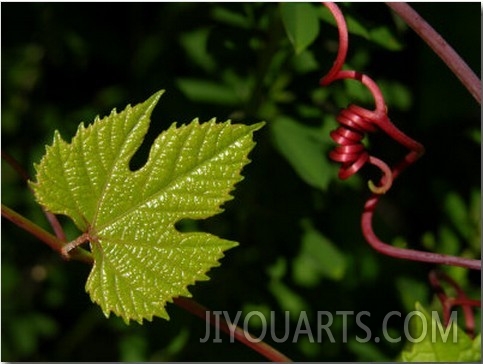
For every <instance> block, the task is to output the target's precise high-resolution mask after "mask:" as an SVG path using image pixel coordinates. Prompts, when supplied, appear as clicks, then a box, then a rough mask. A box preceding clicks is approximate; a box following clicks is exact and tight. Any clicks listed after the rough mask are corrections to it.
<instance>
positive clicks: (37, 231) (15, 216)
mask: <svg viewBox="0 0 483 364" xmlns="http://www.w3.org/2000/svg"><path fill="white" fill-rule="evenodd" d="M2 216H3V217H5V218H6V219H8V220H10V221H11V222H13V223H14V224H15V225H17V226H18V227H20V228H22V229H23V230H25V231H27V232H29V233H30V234H32V235H33V236H35V237H36V238H38V239H39V240H41V241H43V242H44V243H45V244H47V245H48V246H50V247H51V248H52V249H53V250H55V251H56V252H58V253H61V254H62V255H63V256H65V255H64V254H63V252H62V250H63V249H64V246H65V243H64V242H63V241H62V240H60V239H59V238H57V237H56V236H54V235H52V234H51V233H49V232H48V231H46V230H44V229H42V228H41V227H40V226H38V225H37V224H35V223H33V222H32V221H30V220H29V219H27V218H26V217H24V216H22V215H20V214H19V213H17V212H15V211H14V210H12V209H11V208H9V207H7V206H5V205H4V204H2ZM81 236H82V235H81ZM76 240H77V239H76ZM69 257H70V258H71V259H75V260H79V261H81V262H84V263H89V264H92V262H93V259H92V255H91V253H89V252H88V251H87V250H84V249H76V251H75V252H74V253H73V254H71V255H70V256H69Z"/></svg>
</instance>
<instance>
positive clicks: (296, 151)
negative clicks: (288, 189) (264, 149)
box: [270, 117, 333, 190]
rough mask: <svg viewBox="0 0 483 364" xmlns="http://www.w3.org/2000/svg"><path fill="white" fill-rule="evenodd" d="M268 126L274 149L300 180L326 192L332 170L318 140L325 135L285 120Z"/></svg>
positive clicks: (322, 146)
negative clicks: (286, 161)
mask: <svg viewBox="0 0 483 364" xmlns="http://www.w3.org/2000/svg"><path fill="white" fill-rule="evenodd" d="M270 126H271V131H272V135H273V138H274V143H275V146H276V147H277V149H278V151H279V152H280V153H281V154H282V155H283V156H284V157H285V158H286V159H287V160H288V162H289V163H290V164H291V166H292V167H293V168H294V169H295V171H296V172H297V174H298V175H299V176H300V178H302V179H303V180H304V181H305V182H306V183H308V184H309V185H311V186H313V187H315V188H320V189H322V190H325V189H326V188H327V186H328V184H329V182H330V181H331V179H332V178H333V168H331V167H332V166H331V164H330V161H329V160H328V158H327V156H326V154H325V151H326V150H325V145H324V143H323V141H322V140H321V139H322V136H323V135H324V134H323V133H322V132H321V131H320V130H319V129H317V128H312V127H309V126H305V125H302V124H300V123H298V122H296V121H294V120H292V119H290V118H287V117H280V118H278V119H276V120H274V121H273V122H272V123H271V124H270ZM327 139H328V141H330V139H329V138H327ZM326 144H327V143H326Z"/></svg>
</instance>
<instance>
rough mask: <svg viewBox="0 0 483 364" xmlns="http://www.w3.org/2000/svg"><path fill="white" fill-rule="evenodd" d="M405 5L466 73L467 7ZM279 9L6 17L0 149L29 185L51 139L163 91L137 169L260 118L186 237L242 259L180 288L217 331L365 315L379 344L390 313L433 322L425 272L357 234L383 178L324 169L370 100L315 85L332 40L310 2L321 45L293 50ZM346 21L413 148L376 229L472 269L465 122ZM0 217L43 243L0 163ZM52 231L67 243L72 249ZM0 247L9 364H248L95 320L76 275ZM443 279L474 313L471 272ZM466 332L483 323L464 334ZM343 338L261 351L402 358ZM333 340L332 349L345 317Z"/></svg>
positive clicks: (362, 8) (406, 54)
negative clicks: (341, 121)
mask: <svg viewBox="0 0 483 364" xmlns="http://www.w3.org/2000/svg"><path fill="white" fill-rule="evenodd" d="M413 5H414V7H415V8H416V10H418V11H419V12H420V13H421V15H422V16H423V17H425V18H426V19H427V20H428V21H429V22H430V23H431V24H433V26H435V28H436V29H437V30H438V31H440V32H441V34H442V35H443V37H445V38H446V39H447V40H448V41H449V43H450V44H452V45H453V46H454V47H455V49H456V50H457V51H458V52H460V54H461V55H462V56H463V58H464V59H465V60H466V61H467V62H468V63H469V65H470V67H471V68H472V69H473V70H474V71H475V72H476V73H477V74H480V48H479V47H478V46H476V45H479V44H480V16H479V14H480V13H479V11H478V9H477V7H478V4H470V3H453V4H446V3H445V4H431V3H427V4H413ZM287 6H288V5H277V4H274V3H210V4H207V3H119V4H111V3H83V4H80V3H78V4H68V3H3V4H2V144H3V145H2V149H3V150H5V151H6V152H8V153H9V154H11V155H12V156H14V157H15V158H16V159H17V160H18V161H19V162H20V163H21V164H22V165H23V166H24V167H25V168H27V169H28V171H29V173H32V171H33V168H32V165H33V163H34V162H38V161H39V160H40V157H41V156H42V154H43V153H44V145H45V144H47V143H50V142H51V140H52V137H53V132H54V130H56V129H58V130H59V131H60V133H61V135H62V136H63V137H64V138H65V139H67V140H70V138H71V137H72V136H73V135H74V133H75V130H76V129H77V125H78V124H79V123H80V122H81V121H84V122H91V121H92V120H93V119H94V117H95V116H96V115H101V116H103V115H106V114H108V113H109V112H110V110H111V109H112V108H114V107H118V108H120V109H121V108H122V107H124V105H126V104H127V103H132V104H136V103H138V102H140V101H142V100H144V99H146V97H147V96H149V95H151V94H152V93H153V92H154V91H156V90H159V89H166V90H167V92H166V94H165V96H164V97H163V98H164V102H163V103H162V105H161V106H160V107H159V108H158V109H156V110H155V112H154V115H153V121H152V124H151V129H150V132H149V134H148V136H147V138H146V141H145V144H144V147H142V148H141V150H140V151H139V153H138V156H137V158H138V159H137V160H138V161H139V163H142V160H145V158H146V155H147V151H148V148H149V146H150V145H151V143H152V140H153V139H154V137H155V136H156V135H158V134H159V133H160V132H161V131H162V130H164V129H166V128H167V127H168V126H169V125H170V124H171V122H173V121H179V122H182V123H183V122H189V121H191V120H192V119H194V118H195V117H199V118H200V120H202V121H206V120H209V119H210V118H211V117H213V116H216V117H217V118H218V119H219V120H225V119H228V118H230V119H232V120H233V121H234V122H244V123H253V122H255V121H260V120H265V121H267V124H268V127H266V128H264V129H263V130H262V131H261V132H260V133H258V134H257V136H256V137H257V142H258V145H257V146H256V148H255V150H254V152H253V153H252V154H251V159H252V160H253V162H252V164H250V165H249V166H248V167H247V168H246V169H245V170H244V175H245V176H246V178H245V180H244V181H243V182H242V183H240V184H239V185H238V187H237V190H236V191H235V199H234V200H233V201H231V202H229V203H227V204H226V206H225V207H226V211H225V213H223V214H221V215H219V216H216V217H214V218H210V219H208V220H205V221H202V222H197V223H193V222H187V223H186V224H185V225H186V226H188V225H189V228H190V229H199V230H203V231H209V232H212V233H214V234H217V235H219V236H221V237H223V238H227V239H233V240H236V241H239V242H240V243H241V244H240V246H239V247H238V248H236V249H233V250H231V251H230V252H228V254H227V256H226V257H225V258H224V259H223V260H222V266H221V267H218V268H216V269H214V270H212V271H211V272H210V276H211V280H210V281H209V282H202V283H200V284H197V285H196V286H195V287H193V288H192V289H191V291H192V292H193V294H194V297H195V299H196V300H197V301H199V302H200V303H202V304H204V305H206V306H208V307H209V308H210V309H212V310H227V311H228V312H229V313H231V314H232V313H235V312H237V311H239V310H243V312H244V315H246V313H247V312H249V311H250V310H253V309H257V310H259V311H261V312H267V313H268V312H270V311H275V312H277V315H280V317H278V316H277V317H276V318H277V320H278V321H277V322H283V317H284V311H289V312H291V313H294V314H296V313H300V312H301V311H306V312H307V315H308V318H309V320H310V321H312V320H313V319H314V317H315V316H316V313H317V311H330V312H334V313H335V312H336V311H337V310H348V311H354V312H359V311H363V310H367V311H369V312H370V313H371V316H370V318H368V319H367V320H366V321H364V323H365V324H366V325H368V326H369V327H370V328H371V330H373V335H374V336H377V335H378V334H380V332H381V322H382V320H383V318H384V316H385V315H386V314H387V313H388V312H390V311H393V310H399V311H402V312H408V311H410V310H412V309H413V308H414V303H415V301H419V302H421V303H422V304H423V306H424V307H426V308H436V309H437V308H438V303H437V302H436V301H435V300H434V296H433V293H432V292H431V290H430V287H429V284H428V283H427V274H428V271H429V270H430V269H432V268H433V267H431V266H429V265H426V264H420V263H413V262H406V261H398V260H395V259H392V258H388V257H384V256H382V255H379V254H377V253H375V252H374V251H372V250H371V249H370V248H369V247H368V245H367V244H366V243H365V242H364V240H363V238H362V237H361V233H360V227H359V218H360V212H361V210H362V206H363V202H364V199H365V198H366V197H367V196H368V191H367V187H366V185H365V182H364V181H365V180H366V179H367V178H371V177H372V178H375V177H377V176H372V175H371V173H372V171H371V170H370V168H369V170H367V171H366V170H364V171H363V172H362V173H361V176H354V177H351V178H350V179H349V180H348V181H344V182H341V181H338V180H337V178H336V173H337V168H338V166H337V165H334V164H333V163H331V162H329V160H328V158H327V152H328V150H329V149H330V148H331V147H332V146H333V143H332V141H331V140H330V138H329V135H328V132H329V130H331V129H333V128H334V127H335V122H334V116H335V114H336V113H337V111H338V110H339V108H341V107H345V106H347V104H348V103H350V102H355V103H361V104H363V105H368V106H369V107H370V105H371V99H370V95H369V94H368V93H367V91H366V90H364V89H363V88H362V89H361V88H358V85H357V84H356V83H353V82H341V83H335V84H334V85H331V86H330V87H329V88H325V89H322V88H321V87H319V86H318V80H319V78H320V77H321V76H323V75H324V73H325V72H326V71H327V70H328V69H329V68H330V66H331V65H332V62H333V60H334V57H335V52H336V50H337V31H336V29H335V28H334V27H333V26H332V25H331V20H330V18H328V17H327V14H326V13H325V10H324V9H323V8H322V7H318V6H317V5H315V4H311V5H310V7H312V8H313V9H314V11H316V12H317V14H318V17H319V18H318V19H319V20H318V23H317V24H318V27H319V29H318V32H317V37H315V38H312V37H311V35H310V32H308V33H309V34H308V35H307V34H305V33H304V32H305V31H307V29H301V30H299V31H298V32H297V33H296V34H298V35H297V37H296V38H294V39H296V43H295V45H296V47H295V48H294V44H293V42H294V40H292V41H291V40H290V34H287V32H286V28H285V27H284V19H283V13H284V10H283V8H284V7H287ZM290 6H292V5H290ZM304 6H305V5H304ZM343 11H344V13H345V14H346V15H347V17H348V22H349V30H350V31H351V38H350V49H349V55H348V62H347V66H348V67H350V68H355V69H358V70H360V71H363V72H365V73H367V74H369V75H370V76H371V77H373V78H374V79H375V80H376V81H377V82H378V83H380V84H381V88H382V89H383V92H384V94H385V95H386V96H387V103H388V105H389V115H390V116H391V118H392V120H393V121H394V122H395V123H396V124H397V125H398V126H400V127H401V128H402V129H403V130H404V131H405V132H407V133H408V134H409V135H411V136H413V137H414V138H415V139H417V140H419V141H421V142H422V143H423V144H424V145H425V146H426V149H427V153H426V155H425V156H424V157H423V158H422V159H421V160H420V161H418V163H417V164H416V165H415V166H413V167H411V169H409V170H408V171H407V172H406V173H405V174H404V175H403V176H401V178H400V179H399V180H398V181H397V183H396V184H395V186H394V187H393V189H392V190H391V191H390V193H389V194H388V195H387V196H385V197H384V198H383V200H382V201H381V204H380V206H379V208H378V211H377V215H376V221H375V224H376V225H375V229H376V231H377V232H378V233H379V234H380V235H381V237H382V238H383V239H386V240H387V241H389V242H394V243H395V244H401V245H406V246H411V247H412V248H419V249H429V250H434V251H438V252H446V253H451V254H457V255H465V256H468V257H479V256H480V232H481V205H480V200H481V192H480V182H481V180H480V173H479V167H480V163H481V160H480V155H481V154H480V142H481V130H480V123H479V120H480V107H479V105H477V104H476V102H475V101H474V100H473V99H472V98H471V96H470V95H469V93H468V92H467V91H466V90H465V89H464V88H463V86H461V85H460V84H459V82H458V81H457V79H456V77H455V76H454V75H452V74H451V73H450V71H448V69H447V68H446V66H445V65H443V64H442V63H441V61H440V60H439V59H438V58H437V57H436V56H435V55H434V54H433V53H432V52H431V50H429V49H428V47H427V46H426V45H425V44H424V43H422V41H421V40H420V39H419V38H418V37H417V36H416V35H415V34H413V32H412V31H410V30H409V29H408V28H407V27H406V26H405V25H404V24H403V23H402V22H401V21H400V20H399V19H397V18H396V17H394V16H393V15H392V14H391V12H390V11H389V10H388V8H387V7H385V5H383V4H363V3H358V4H349V5H343ZM286 25H287V23H286V21H285V26H286ZM307 39H308V40H307ZM369 144H370V148H371V151H372V152H373V154H374V155H377V156H381V157H382V158H383V159H387V160H389V161H391V160H397V159H398V158H400V157H401V156H402V155H403V153H404V152H405V151H403V150H401V149H400V148H399V147H397V146H394V143H392V142H391V141H388V140H386V139H385V138H384V137H379V138H378V137H377V136H371V139H370V141H369ZM143 158H144V159H143ZM127 187H128V186H127ZM2 203H4V204H6V205H8V206H10V207H11V208H13V209H15V210H16V211H18V212H20V213H22V214H23V215H25V216H26V217H28V218H29V219H31V220H33V221H35V222H36V223H38V224H39V225H41V226H44V227H45V228H47V229H48V224H47V223H46V221H45V219H44V217H43V215H42V213H41V211H40V209H39V207H38V206H37V205H36V204H35V202H34V201H33V198H32V195H31V194H30V192H29V190H28V189H27V187H26V186H25V184H24V183H23V182H22V181H21V179H20V178H19V177H18V176H17V175H16V174H15V172H13V171H12V169H11V168H10V167H9V166H8V165H7V164H6V163H5V162H3V161H2ZM61 220H62V222H63V224H64V226H65V229H66V232H67V234H68V236H69V238H74V237H76V234H77V233H78V232H76V231H75V228H74V227H73V226H72V224H70V223H69V221H68V220H67V219H61ZM185 225H183V226H185ZM1 249H2V266H1V269H2V271H1V273H2V274H1V277H2V278H1V279H2V360H4V361H22V360H27V361H42V360H45V361H71V360H75V361H91V360H92V361H125V360H126V361H164V360H171V361H174V360H187V361H190V360H221V361H226V360H239V361H244V360H260V357H259V356H258V355H257V354H255V353H254V352H252V351H251V350H249V349H248V348H246V347H244V346H242V345H240V344H237V343H235V344H231V343H229V339H228V337H225V339H224V340H223V343H222V344H217V343H212V342H208V343H205V344H201V343H200V342H199V341H200V338H202V337H204V335H205V333H204V331H205V323H204V322H203V321H201V320H199V319H198V318H196V317H193V316H191V315H189V314H188V313H186V312H185V311H183V310H181V309H180V308H178V307H176V306H174V305H169V306H168V310H169V313H170V316H171V320H170V321H169V322H168V321H164V320H161V319H155V320H154V321H153V322H152V323H146V324H144V325H143V326H140V325H138V324H131V325H130V326H126V325H124V323H123V322H122V321H121V320H120V319H117V318H111V319H109V320H106V319H105V318H104V316H103V315H102V312H101V310H100V308H99V307H97V306H95V305H94V304H92V303H91V302H90V300H89V298H88V295H87V294H86V293H85V292H84V284H85V280H86V277H87V274H88V271H89V269H90V268H89V267H87V266H84V265H82V264H80V263H76V262H73V263H68V264H67V263H65V262H64V261H62V259H61V258H60V257H59V256H57V255H56V254H54V253H53V252H52V251H51V250H49V248H48V247H46V246H45V245H43V244H41V243H40V242H39V241H37V240H36V239H34V238H33V237H31V236H29V235H28V234H27V233H26V232H24V231H22V230H20V229H19V228H17V227H16V226H13V225H12V224H11V223H9V222H8V221H6V220H2V245H1ZM443 269H445V271H446V272H447V273H448V274H450V275H451V276H452V277H453V278H454V279H456V280H457V281H458V282H459V283H460V284H461V286H462V287H463V288H464V289H465V290H466V292H467V294H468V295H469V296H471V297H475V298H476V297H479V296H480V275H479V274H475V272H468V271H467V270H464V269H460V268H443ZM234 316H235V315H231V317H234ZM460 316H462V315H460ZM292 317H296V316H295V315H292ZM479 320H480V312H479V311H478V313H477V327H479V322H480V321H479ZM291 325H292V330H293V328H294V327H295V325H296V322H291ZM348 325H349V327H348V328H347V332H348V333H349V340H348V343H347V344H345V343H342V342H341V340H336V343H331V342H330V341H328V340H325V341H323V342H322V343H310V342H309V341H308V340H302V339H301V340H299V341H298V343H292V342H291V340H288V341H287V342H286V343H273V342H271V340H270V338H268V339H267V342H269V343H272V344H273V345H274V346H275V347H276V348H278V349H279V350H281V351H282V352H284V353H285V354H286V355H288V356H290V357H292V358H293V359H295V360H323V361H335V360H337V361H355V360H363V361H376V360H392V359H394V358H397V357H398V355H399V353H400V352H401V350H402V349H403V345H404V343H403V342H401V343H388V342H380V343H378V344H376V343H373V342H371V343H366V344H361V343H358V342H357V341H355V338H354V335H355V334H354V335H352V333H354V331H355V330H356V327H355V322H351V321H350V320H349V323H348ZM254 326H255V327H253V331H254V334H256V333H257V327H256V325H254ZM251 329H252V328H251ZM331 329H332V332H333V334H334V336H335V337H336V338H341V337H342V330H343V327H342V323H341V322H340V320H336V321H335V322H334V325H333V326H332V327H331ZM390 330H393V331H395V332H399V333H401V330H402V325H398V324H397V323H396V322H394V323H393V325H392V326H391V327H390ZM351 335H352V336H351ZM362 336H364V333H362ZM379 336H381V335H379ZM394 336H397V335H394ZM304 339H305V338H304ZM214 353H216V354H214Z"/></svg>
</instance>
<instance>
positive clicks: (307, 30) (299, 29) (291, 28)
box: [280, 2, 319, 54]
mask: <svg viewBox="0 0 483 364" xmlns="http://www.w3.org/2000/svg"><path fill="white" fill-rule="evenodd" d="M280 11H281V13H282V21H283V25H284V26H285V31H286V33H287V36H288V39H289V40H290V42H291V43H292V45H293V47H294V49H295V53H296V54H300V53H302V51H303V50H304V49H305V48H307V47H308V46H310V45H311V44H312V42H313V41H314V40H315V39H316V38H317V36H318V35H319V19H318V17H317V11H316V10H315V9H314V7H313V6H312V4H308V3H289V2H288V3H281V4H280Z"/></svg>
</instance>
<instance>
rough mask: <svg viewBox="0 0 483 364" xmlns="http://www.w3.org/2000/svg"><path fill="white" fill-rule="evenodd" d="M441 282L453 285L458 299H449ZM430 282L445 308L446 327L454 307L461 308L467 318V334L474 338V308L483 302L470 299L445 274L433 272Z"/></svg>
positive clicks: (430, 275)
mask: <svg viewBox="0 0 483 364" xmlns="http://www.w3.org/2000/svg"><path fill="white" fill-rule="evenodd" d="M440 280H443V281H445V282H446V283H448V284H449V285H451V286H452V287H453V288H454V289H455V291H456V295H457V297H448V296H447V295H446V292H445V290H444V289H443V287H442V286H441V283H440ZM429 282H430V283H431V286H432V287H433V289H434V290H435V291H436V296H437V297H438V299H439V301H440V302H441V306H442V307H443V318H444V324H445V325H446V326H447V325H448V324H449V319H450V313H451V310H452V309H453V307H455V306H461V307H462V309H463V314H464V316H465V325H466V332H467V333H468V335H470V336H471V337H474V334H475V317H474V314H473V310H472V307H480V306H481V301H480V300H473V299H470V298H468V297H467V296H466V293H465V291H464V290H463V289H462V288H461V287H460V286H459V284H458V283H457V282H456V281H455V280H454V279H453V278H451V277H450V276H448V275H447V274H445V273H444V272H439V271H431V272H430V273H429Z"/></svg>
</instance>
